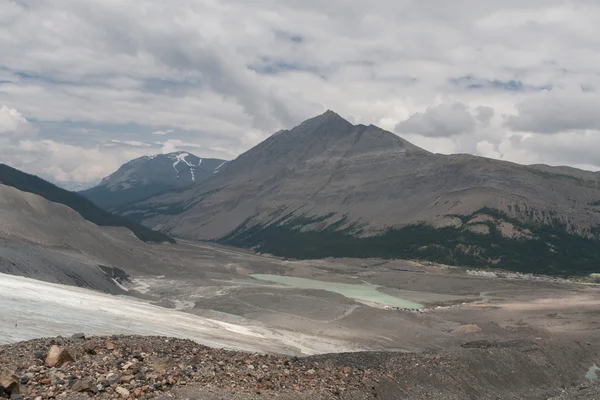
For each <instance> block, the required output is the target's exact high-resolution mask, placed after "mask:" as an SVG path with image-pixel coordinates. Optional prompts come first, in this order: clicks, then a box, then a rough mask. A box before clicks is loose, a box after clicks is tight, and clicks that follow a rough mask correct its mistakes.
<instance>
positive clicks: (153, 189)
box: [79, 151, 227, 209]
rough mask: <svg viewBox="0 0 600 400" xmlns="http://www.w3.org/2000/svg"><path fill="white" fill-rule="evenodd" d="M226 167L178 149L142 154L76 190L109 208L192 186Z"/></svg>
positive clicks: (218, 161) (223, 164) (220, 162)
mask: <svg viewBox="0 0 600 400" xmlns="http://www.w3.org/2000/svg"><path fill="white" fill-rule="evenodd" d="M226 168H227V161H225V160H221V159H215V158H199V157H197V156H195V155H193V154H191V153H188V152H184V151H178V152H174V153H169V154H157V155H153V156H144V157H140V158H136V159H134V160H131V161H129V162H127V163H125V164H123V165H122V166H121V167H120V168H119V169H118V170H117V171H115V172H114V173H112V174H110V175H109V176H107V177H105V178H104V179H102V181H101V182H100V183H99V184H98V185H96V186H94V187H92V188H90V189H87V190H83V191H81V192H79V193H80V194H81V195H82V196H85V197H86V198H88V199H89V200H91V201H92V202H94V203H95V204H97V205H98V206H100V207H102V208H105V209H110V208H113V207H117V206H120V205H123V204H127V203H130V202H133V201H139V200H142V199H144V198H146V197H150V196H153V195H156V194H158V193H160V192H163V191H167V190H172V189H179V188H185V187H188V186H191V185H193V184H195V183H197V182H201V181H203V180H205V179H207V178H210V177H211V176H213V175H214V174H217V173H219V172H221V171H223V170H225V169H226Z"/></svg>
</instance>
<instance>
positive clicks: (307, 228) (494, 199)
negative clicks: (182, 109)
mask: <svg viewBox="0 0 600 400" xmlns="http://www.w3.org/2000/svg"><path fill="white" fill-rule="evenodd" d="M598 204H600V173H594V172H586V171H581V170H576V169H573V168H566V167H557V168H553V167H548V166H540V165H533V166H523V165H518V164H514V163H509V162H504V161H497V160H490V159H486V158H481V157H475V156H471V155H451V156H446V155H439V154H431V153H429V152H427V151H425V150H423V149H420V148H418V147H416V146H414V145H412V144H411V143H408V142H407V141H405V140H403V139H401V138H399V137H398V136H396V135H394V134H392V133H390V132H386V131H384V130H382V129H380V128H378V127H376V126H372V125H371V126H364V125H356V126H355V125H352V124H351V123H349V122H348V121H346V120H344V119H343V118H341V117H340V116H339V115H337V114H335V113H333V112H331V111H328V112H326V113H325V114H323V115H321V116H318V117H316V118H313V119H310V120H308V121H305V122H304V123H302V124H301V125H299V126H298V127H296V128H294V129H292V130H289V131H281V132H278V133H277V134H275V135H273V136H271V137H269V138H268V139H267V140H265V141H264V142H262V143H261V144H259V145H257V146H256V147H254V148H252V149H250V150H249V151H247V152H246V153H244V154H242V155H240V156H239V157H238V158H237V159H236V160H234V161H232V162H231V163H230V164H229V166H228V168H227V170H226V171H224V173H222V174H218V175H217V176H214V177H213V178H211V179H209V180H207V181H205V182H203V183H201V184H199V185H195V186H193V187H190V188H188V189H186V190H181V191H177V192H166V193H163V194H160V195H158V196H155V197H153V198H150V199H147V200H145V201H142V202H139V203H136V204H132V205H129V206H127V207H123V208H121V209H119V212H120V213H122V214H123V215H127V216H130V217H131V218H134V219H137V220H138V221H141V222H143V223H144V224H145V225H147V226H149V227H153V228H157V229H160V230H162V231H164V232H168V233H171V234H173V235H177V236H181V237H186V238H192V239H225V241H226V242H228V243H231V244H236V245H244V246H253V247H257V248H259V249H262V250H264V251H269V252H275V253H276V254H277V252H278V251H279V255H284V256H291V257H300V258H303V257H314V256H328V255H329V256H335V255H348V256H360V254H355V253H351V254H350V253H349V254H344V251H341V250H340V251H337V250H336V251H333V250H331V249H326V248H323V243H325V244H331V243H332V242H334V241H335V240H332V239H331V238H329V239H323V238H321V239H320V240H319V242H318V243H316V244H314V243H312V242H311V245H310V246H309V247H310V248H313V249H314V248H315V246H317V247H319V248H323V249H322V251H319V252H314V253H311V254H302V251H304V250H305V249H306V248H307V247H303V246H302V242H303V241H304V238H303V239H300V236H302V235H299V233H302V232H329V233H331V232H338V233H340V232H343V233H344V234H345V235H346V236H352V237H373V236H378V235H381V234H383V233H384V232H385V231H386V230H387V229H388V228H403V227H406V226H407V225H409V224H423V226H426V227H433V228H435V229H436V230H439V231H441V232H446V231H452V232H454V236H455V237H456V236H458V235H462V234H464V235H466V236H465V237H469V238H471V237H474V238H477V237H479V236H484V237H485V236H488V237H491V236H494V237H495V236H496V235H499V236H500V238H501V240H505V239H506V240H509V241H518V240H529V241H534V240H537V239H540V240H542V241H544V242H545V241H546V237H541V236H540V235H542V234H543V232H542V233H540V232H538V231H536V232H534V231H532V228H531V227H532V226H533V227H538V228H541V230H542V231H543V230H544V228H543V227H551V228H552V229H554V228H556V229H559V230H560V232H561V234H565V235H575V236H577V237H580V238H590V237H598V233H599V232H600V230H599V229H598V226H600V206H599V205H598ZM488 211H489V212H488ZM478 215H482V216H483V217H481V218H476V217H477V216H478ZM474 218H475V219H474ZM482 224H483V225H485V226H487V227H488V228H489V229H485V228H484V227H482V226H481V225H482ZM275 228H277V229H279V231H277V232H276V234H275V233H273V232H271V234H269V229H271V231H273V229H275ZM282 229H284V230H285V232H283V231H282ZM286 235H287V236H289V237H287V236H286ZM294 235H295V236H294ZM272 236H275V237H276V238H277V240H279V242H278V243H277V246H274V245H273V246H270V245H269V244H270V243H273V240H274V238H273V237H272ZM284 236H285V237H286V239H285V240H283V238H284ZM291 236H294V238H292V237H291ZM412 237H415V235H414V234H413V235H412ZM336 240H337V239H336ZM344 240H345V239H344ZM492 240H494V239H491V238H490V239H489V241H492ZM338 241H341V239H340V240H338ZM474 241H475V240H467V241H465V242H464V243H454V244H453V245H452V249H451V250H452V252H453V254H454V253H455V252H458V253H460V254H461V255H465V254H467V255H470V257H474V258H477V259H478V260H479V261H481V262H483V263H485V264H492V263H493V262H494V260H496V262H500V263H501V262H502V260H500V261H498V257H497V255H496V254H493V253H494V252H493V251H492V252H488V247H487V245H486V244H485V243H483V244H481V243H478V244H476V245H473V242H474ZM446 242H447V240H444V241H442V243H441V244H440V245H441V246H442V247H447V246H446ZM291 243H294V246H293V247H295V248H296V249H298V251H296V250H294V249H291V247H292V246H291ZM396 243H398V240H396ZM402 245H403V244H402V241H400V244H399V246H402ZM430 245H431V241H430V240H424V239H423V240H421V241H420V242H419V243H407V244H406V245H405V247H408V246H410V247H411V248H413V249H418V248H420V247H422V246H430ZM459 245H460V246H459ZM552 246H558V247H557V248H556V249H553V250H552V251H556V252H557V253H560V252H561V249H560V248H559V247H560V243H553V242H550V245H549V248H552ZM343 247H344V249H346V250H347V249H352V248H354V249H355V248H356V246H354V245H351V244H350V243H345V244H344V246H343ZM363 247H364V246H363ZM368 247H369V249H372V247H373V246H372V245H369V246H368ZM388 247H389V248H391V247H392V245H391V242H390V245H389V246H388ZM396 247H398V246H396ZM588 247H589V246H588ZM283 248H290V249H289V251H288V250H281V249H283ZM278 249H279V250H278ZM425 250H427V251H426V253H431V252H432V250H431V248H429V249H425ZM540 251H541V250H540ZM544 251H546V250H544ZM547 251H548V252H551V250H547ZM365 253H366V254H365V256H376V255H378V256H410V257H414V258H418V257H417V256H418V254H416V250H415V251H413V252H412V253H410V254H395V253H394V252H390V251H389V250H386V249H380V250H378V251H371V250H368V251H365ZM413 253H414V254H413ZM549 256H550V253H548V254H546V255H545V256H544V257H549ZM452 257H454V256H448V255H445V256H444V257H442V260H443V261H450V262H451V261H452ZM424 258H428V256H426V257H424ZM429 258H430V257H429ZM448 258H450V259H448Z"/></svg>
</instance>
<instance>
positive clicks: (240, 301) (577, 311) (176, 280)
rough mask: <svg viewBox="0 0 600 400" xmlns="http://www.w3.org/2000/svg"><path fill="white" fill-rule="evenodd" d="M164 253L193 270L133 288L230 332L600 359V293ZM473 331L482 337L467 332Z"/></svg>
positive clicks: (459, 273) (422, 271)
mask: <svg viewBox="0 0 600 400" xmlns="http://www.w3.org/2000/svg"><path fill="white" fill-rule="evenodd" d="M165 251H166V252H167V253H168V252H175V253H176V254H177V257H178V258H179V259H181V260H187V262H185V263H183V264H187V265H183V266H182V267H180V268H177V269H173V268H167V267H165V268H164V269H163V270H162V274H161V275H158V274H154V275H147V274H146V275H138V276H134V279H133V284H132V287H137V288H138V289H139V290H141V291H143V292H144V294H143V295H144V296H145V297H146V298H148V299H149V300H150V301H154V302H157V304H158V303H160V302H162V304H163V305H165V304H166V305H168V306H172V307H176V308H179V309H181V310H183V311H186V312H190V313H194V314H198V315H204V316H209V315H210V316H211V318H216V319H221V320H224V321H228V322H233V323H240V324H243V323H244V322H249V321H252V322H253V323H254V322H258V323H261V324H264V325H266V326H270V327H276V328H282V329H287V330H292V331H296V332H301V333H307V334H311V335H318V336H321V337H329V338H336V339H343V340H345V341H347V342H348V343H349V344H351V345H352V346H355V347H356V348H357V349H360V350H370V351H381V350H385V351H389V350H393V351H402V352H415V351H417V352H422V351H436V350H441V349H449V348H456V347H457V346H460V345H461V344H462V343H464V342H465V341H474V340H509V339H515V338H518V339H534V340H535V339H537V338H561V339H569V340H576V341H581V342H584V343H589V346H590V348H592V349H593V350H594V351H598V350H600V341H599V340H598V338H599V337H600V286H598V285H585V284H575V283H561V282H554V281H534V280H527V279H519V280H517V279H505V278H486V277H475V276H469V275H467V274H466V272H465V270H463V269H460V268H448V267H444V266H430V265H421V264H419V263H416V262H413V261H387V260H356V259H327V260H315V261H286V260H281V259H278V258H275V257H270V256H262V255H257V254H253V253H251V252H248V251H246V250H239V249H232V248H227V247H223V246H217V245H210V244H205V243H181V244H179V245H177V246H170V247H167V246H165ZM188 262H189V264H188ZM255 273H259V274H275V275H283V276H292V277H299V278H307V279H312V280H318V281H323V282H330V283H332V284H335V283H348V284H357V285H358V284H364V283H370V284H374V285H378V286H379V288H378V290H379V291H381V292H383V293H386V294H389V295H392V296H395V297H399V298H402V299H406V300H410V301H414V302H417V303H420V304H422V305H423V309H422V310H420V311H414V310H413V311H406V310H390V309H384V307H382V306H381V305H377V304H369V303H365V302H358V301H355V300H354V299H351V298H348V297H345V296H343V295H341V294H338V293H333V292H331V291H327V290H312V289H298V288H293V287H289V286H286V285H282V284H273V283H270V282H267V281H263V280H258V279H254V278H252V277H250V275H251V274H255ZM165 301H167V303H165ZM465 325H477V328H476V329H471V330H469V329H466V330H465V329H461V327H463V326H465ZM598 361H599V362H600V360H598ZM583 374H585V371H584V372H583V373H582V376H583Z"/></svg>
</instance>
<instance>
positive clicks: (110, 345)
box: [106, 342, 115, 350]
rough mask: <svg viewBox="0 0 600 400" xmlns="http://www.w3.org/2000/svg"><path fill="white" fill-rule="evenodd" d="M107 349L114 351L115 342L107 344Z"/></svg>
mask: <svg viewBox="0 0 600 400" xmlns="http://www.w3.org/2000/svg"><path fill="white" fill-rule="evenodd" d="M106 348H107V349H108V350H114V349H115V344H114V343H113V342H106Z"/></svg>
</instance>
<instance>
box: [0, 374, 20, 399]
mask: <svg viewBox="0 0 600 400" xmlns="http://www.w3.org/2000/svg"><path fill="white" fill-rule="evenodd" d="M2 392H4V393H6V394H7V395H9V396H12V395H13V394H20V393H21V385H20V383H19V378H18V377H17V376H16V375H15V374H14V373H13V372H11V371H9V370H7V369H4V370H2V372H0V393H2Z"/></svg>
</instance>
